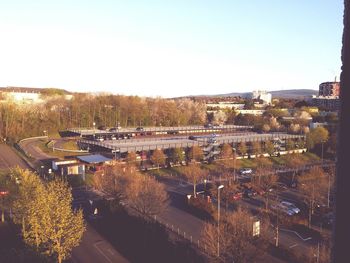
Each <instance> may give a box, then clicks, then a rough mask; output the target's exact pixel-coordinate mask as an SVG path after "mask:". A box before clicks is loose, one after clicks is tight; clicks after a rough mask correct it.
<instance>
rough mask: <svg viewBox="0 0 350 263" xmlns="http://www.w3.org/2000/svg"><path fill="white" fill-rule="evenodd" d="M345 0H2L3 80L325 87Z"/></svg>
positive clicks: (140, 89)
mask: <svg viewBox="0 0 350 263" xmlns="http://www.w3.org/2000/svg"><path fill="white" fill-rule="evenodd" d="M342 18H343V1H342V0H250V1H248V0H227V1H225V0H197V1H196V0H171V1H167V0H159V1H153V0H147V1H146V0H145V1H141V0H139V1H137V0H110V1H108V0H95V1H90V0H84V1H80V0H59V1H50V0H22V1H19V0H5V1H4V0H0V86H2V87H4V86H25V87H55V88H64V89H67V90H70V91H88V92H95V91H96V92H112V93H115V94H125V95H140V96H163V97H172V96H183V95H198V94H223V93H230V92H246V91H252V90H254V89H264V90H278V89H318V85H319V83H321V82H324V81H330V80H333V79H334V77H335V75H337V76H339V74H340V67H341V60H340V53H341V38H342V30H343V23H342V22H343V21H342Z"/></svg>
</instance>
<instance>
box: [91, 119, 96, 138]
mask: <svg viewBox="0 0 350 263" xmlns="http://www.w3.org/2000/svg"><path fill="white" fill-rule="evenodd" d="M92 125H93V126H94V139H95V125H96V123H95V122H93V123H92Z"/></svg>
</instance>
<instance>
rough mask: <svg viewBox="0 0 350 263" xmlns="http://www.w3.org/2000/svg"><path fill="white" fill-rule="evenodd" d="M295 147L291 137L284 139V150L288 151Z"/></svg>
mask: <svg viewBox="0 0 350 263" xmlns="http://www.w3.org/2000/svg"><path fill="white" fill-rule="evenodd" d="M294 148H295V144H294V142H293V141H292V140H291V139H287V140H286V150H287V151H290V150H293V149H294Z"/></svg>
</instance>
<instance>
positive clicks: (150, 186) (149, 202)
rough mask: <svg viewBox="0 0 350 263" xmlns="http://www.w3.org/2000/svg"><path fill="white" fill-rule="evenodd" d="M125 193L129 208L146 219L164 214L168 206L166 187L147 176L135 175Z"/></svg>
mask: <svg viewBox="0 0 350 263" xmlns="http://www.w3.org/2000/svg"><path fill="white" fill-rule="evenodd" d="M125 192H126V196H127V203H128V206H130V207H131V208H133V209H135V210H137V211H138V212H140V213H141V214H142V215H143V216H144V217H146V218H147V217H152V216H155V215H158V214H160V213H162V212H163V211H164V210H165V209H166V208H167V206H168V195H167V193H166V191H165V188H164V185H163V184H161V183H159V182H157V181H156V180H155V179H154V178H152V177H148V176H146V175H142V174H139V173H135V174H134V175H133V179H132V180H131V181H130V183H129V184H128V185H127V188H126V190H125Z"/></svg>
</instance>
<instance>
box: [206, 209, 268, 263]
mask: <svg viewBox="0 0 350 263" xmlns="http://www.w3.org/2000/svg"><path fill="white" fill-rule="evenodd" d="M260 225H261V235H260V237H253V233H252V229H253V217H252V215H251V214H250V213H249V212H247V211H245V210H241V209H238V211H236V212H233V213H229V214H228V215H227V216H223V217H222V220H220V227H219V231H218V227H217V225H213V224H211V223H205V224H204V228H203V231H202V237H201V240H202V244H203V245H204V246H205V247H206V248H207V252H208V254H209V259H210V262H237V263H241V262H258V261H259V257H260V256H263V253H262V252H263V250H262V249H263V248H264V247H265V245H266V242H264V239H265V238H267V227H268V225H269V223H268V220H267V218H266V219H265V218H264V220H261V222H260ZM218 240H219V245H220V246H219V255H218V247H217V244H218Z"/></svg>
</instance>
